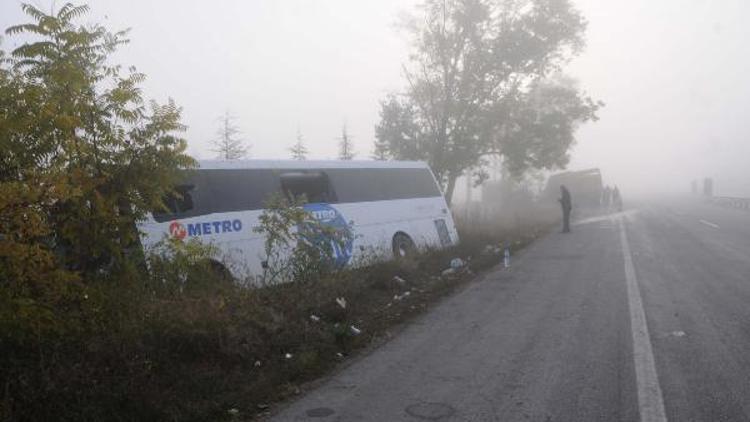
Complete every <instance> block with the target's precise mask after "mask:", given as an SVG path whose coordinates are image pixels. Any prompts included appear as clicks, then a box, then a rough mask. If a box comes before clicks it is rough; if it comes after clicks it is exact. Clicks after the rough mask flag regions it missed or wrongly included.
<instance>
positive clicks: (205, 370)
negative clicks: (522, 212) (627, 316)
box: [0, 224, 548, 421]
mask: <svg viewBox="0 0 750 422" xmlns="http://www.w3.org/2000/svg"><path fill="white" fill-rule="evenodd" d="M470 228H472V229H470ZM546 228H548V225H546V224H529V225H528V226H526V227H522V228H519V227H514V228H513V229H512V230H507V229H504V228H502V227H478V226H477V225H464V226H463V227H462V228H461V229H460V232H461V235H462V242H461V244H460V245H459V246H456V247H453V248H450V249H448V250H443V251H435V252H430V253H427V254H424V255H421V256H419V257H418V258H417V259H415V260H413V261H409V262H400V263H396V262H391V263H382V264H378V265H375V266H372V267H368V268H363V269H359V270H354V271H345V272H339V273H336V274H333V275H330V276H328V277H326V278H324V279H323V280H322V281H320V282H317V283H289V284H282V285H276V286H272V287H266V288H244V287H240V286H237V285H234V284H232V283H227V282H222V281H221V280H220V279H217V278H215V276H213V275H212V273H211V272H210V271H208V270H207V269H206V268H202V267H201V266H199V265H196V266H192V267H190V268H182V269H180V268H174V266H170V265H164V266H157V267H156V268H153V271H151V272H150V273H149V275H147V276H143V277H145V278H146V279H145V280H143V279H138V280H134V279H130V280H119V279H112V280H102V282H101V283H98V284H94V285H93V287H90V288H89V291H88V294H87V298H88V299H87V301H86V303H82V304H69V306H68V307H66V308H63V309H58V310H56V312H62V313H67V314H66V318H69V319H70V321H71V324H70V326H71V327H74V328H71V329H67V330H62V331H61V333H63V334H60V335H54V334H50V335H49V336H48V337H46V338H35V339H28V338H26V339H24V340H23V341H14V342H5V344H3V345H2V346H3V349H4V353H3V354H2V357H0V362H1V365H2V367H0V369H1V370H2V375H3V386H2V387H3V392H2V397H3V399H2V401H0V416H2V418H3V419H7V420H77V421H81V420H196V421H197V420H233V419H252V418H253V417H254V416H256V415H258V414H260V413H263V412H265V411H266V409H267V408H268V406H269V405H270V404H272V403H274V402H278V401H280V400H283V399H285V398H287V397H289V396H293V395H295V394H298V393H299V391H300V386H301V385H302V384H303V383H305V382H308V381H310V380H313V379H315V378H318V377H320V376H322V375H324V374H326V373H327V372H329V371H330V370H331V369H332V368H334V367H335V366H336V365H337V364H338V363H339V362H341V361H342V360H345V359H347V358H348V357H350V356H352V355H353V354H355V353H357V351H358V350H362V349H363V348H365V347H367V346H369V345H372V344H373V343H374V342H379V341H382V340H383V339H385V338H388V337H389V336H390V335H391V334H390V333H391V332H392V330H393V329H394V327H396V326H398V325H399V324H400V323H402V322H404V321H407V320H408V319H409V318H411V317H413V316H414V315H417V314H419V313H421V312H423V311H424V310H425V309H426V308H428V307H429V306H430V304H431V303H434V302H435V300H436V299H438V298H440V297H443V296H445V295H446V294H449V293H450V292H452V291H454V290H455V289H456V288H457V287H458V286H460V285H462V284H464V283H466V282H467V281H469V280H471V279H473V278H474V274H476V273H478V272H480V271H483V270H486V269H488V268H490V267H492V266H494V265H497V264H499V263H500V262H501V260H502V254H501V253H497V251H488V250H487V249H488V248H487V245H501V244H509V245H510V246H511V249H512V250H513V251H514V252H515V251H516V250H518V249H520V248H522V247H524V246H525V245H527V244H528V243H529V242H531V241H532V240H533V239H535V238H536V237H537V236H539V235H540V234H541V233H543V232H544V231H546ZM454 257H460V258H462V259H463V260H465V261H467V262H468V265H467V266H466V267H465V268H464V269H463V270H461V271H458V272H457V273H456V274H452V275H447V276H442V275H441V273H442V271H443V270H444V269H446V268H448V267H449V263H450V260H451V259H452V258H454ZM168 264H169V263H168ZM182 265H186V264H182ZM397 277H398V278H397ZM337 298H343V299H344V300H345V301H346V306H345V307H342V306H341V305H340V304H338V303H337V301H336V299H337ZM352 327H354V328H352Z"/></svg>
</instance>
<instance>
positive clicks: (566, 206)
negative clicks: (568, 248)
mask: <svg viewBox="0 0 750 422" xmlns="http://www.w3.org/2000/svg"><path fill="white" fill-rule="evenodd" d="M558 201H560V206H561V207H562V213H563V230H562V232H563V233H570V210H572V209H573V201H572V200H571V199H570V192H569V191H568V188H566V187H565V185H560V199H558Z"/></svg>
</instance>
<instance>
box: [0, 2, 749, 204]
mask: <svg viewBox="0 0 750 422" xmlns="http://www.w3.org/2000/svg"><path fill="white" fill-rule="evenodd" d="M33 3H34V4H36V5H38V6H40V7H41V8H43V9H45V10H49V8H50V4H51V1H50V0H36V1H33ZM62 3H63V2H62V1H58V2H57V4H58V5H59V4H62ZM415 3H416V2H415V1H412V0H377V1H370V0H317V1H314V0H263V1H261V0H254V1H242V0H234V1H229V0H226V1H213V2H208V1H197V0H159V1H152V0H130V1H117V0H92V1H90V2H89V4H90V6H91V8H92V13H90V14H89V15H88V17H87V18H86V20H88V21H91V22H94V21H97V22H102V23H104V24H105V25H106V26H107V27H108V28H109V29H111V30H117V29H122V28H127V27H131V28H132V32H131V33H130V39H131V43H130V44H129V45H127V46H125V47H123V48H122V50H121V52H120V53H118V54H117V56H116V61H117V62H120V63H123V64H126V65H131V64H132V65H135V66H136V67H137V68H138V70H139V71H141V72H144V73H146V75H148V79H147V81H146V83H145V84H144V93H145V96H146V97H147V98H154V99H156V100H158V101H162V102H163V101H166V99H167V98H168V97H172V98H174V99H175V101H176V102H177V103H178V104H179V105H181V106H182V107H184V114H183V121H184V123H185V124H187V125H188V126H189V129H188V132H187V133H186V134H185V136H186V138H187V139H188V142H189V145H190V147H189V152H190V153H191V154H192V155H194V156H196V157H198V158H212V157H213V155H214V154H213V153H211V152H210V145H209V140H210V139H212V138H213V137H214V132H215V131H216V129H217V126H218V121H217V119H218V117H219V115H221V114H222V113H223V112H224V111H226V110H230V111H231V112H232V113H233V114H235V115H236V116H237V118H238V120H237V123H238V125H239V127H240V128H241V130H242V131H243V132H244V138H245V139H246V140H247V141H248V142H249V143H250V144H252V145H253V147H252V150H251V156H252V157H253V158H287V157H288V156H289V153H288V151H287V148H288V147H289V146H290V145H291V144H292V143H293V142H294V137H295V133H296V132H297V130H298V129H299V130H300V132H301V133H302V134H303V136H304V137H305V140H306V142H307V145H308V148H309V149H310V151H311V154H310V158H334V157H335V156H336V149H337V140H336V138H337V137H338V136H340V130H341V125H342V124H343V123H346V124H347V126H348V127H349V131H350V133H351V134H352V135H353V136H354V143H355V145H356V151H357V153H358V158H368V157H369V155H370V152H371V149H372V142H373V139H374V130H373V126H374V125H375V124H376V123H377V121H378V120H379V116H378V111H379V104H378V101H379V100H380V99H382V98H383V97H384V95H385V94H386V93H387V92H389V91H393V90H398V89H400V88H402V87H403V78H402V73H401V63H403V62H404V61H405V59H406V55H407V52H408V49H407V44H406V40H405V38H404V36H403V35H402V34H399V33H398V32H397V31H396V29H395V28H394V24H395V23H396V22H397V21H398V16H399V14H400V13H403V12H404V11H408V10H411V8H412V7H413V4H415ZM719 3H720V4H721V5H720V6H719V5H718V4H719ZM576 4H577V6H578V7H579V9H580V10H581V11H582V12H583V14H584V15H585V16H586V18H587V19H588V20H589V30H588V32H587V39H588V46H587V48H586V50H585V51H584V53H583V54H582V55H581V56H580V57H579V58H577V59H575V60H574V61H573V62H572V63H571V64H570V65H569V66H568V68H567V72H568V73H570V74H571V75H573V76H575V77H576V78H578V79H580V81H581V85H582V87H583V88H584V89H585V90H586V91H587V92H588V93H589V94H590V95H592V96H593V97H594V98H596V99H600V100H603V101H604V102H606V104H607V106H606V107H605V108H604V109H603V110H602V111H601V113H600V117H601V120H600V121H599V122H596V123H593V124H587V125H585V126H583V127H582V128H581V129H580V131H579V132H578V145H577V146H576V148H575V149H574V154H573V160H572V162H571V165H570V168H573V169H577V168H587V167H599V168H601V169H602V171H603V174H604V177H605V181H606V182H608V183H617V184H619V185H620V186H621V188H622V190H623V191H624V193H625V195H627V194H628V193H629V192H637V191H649V190H652V191H656V190H659V191H672V192H677V191H687V190H688V189H689V183H690V180H692V179H695V178H700V177H704V176H713V177H715V179H716V187H717V193H718V194H724V195H744V196H750V165H748V160H750V145H749V144H748V142H746V137H747V133H748V128H747V123H746V122H748V118H747V113H748V110H750V78H749V77H748V74H750V72H749V71H750V54H748V52H749V51H748V47H746V45H745V42H746V40H747V39H750V29H748V28H747V26H746V25H744V22H743V20H744V19H745V17H746V16H748V12H750V2H745V1H743V0H723V1H721V2H712V1H709V0H629V1H616V0H578V1H576ZM26 20H27V19H26V18H25V17H24V16H23V14H22V12H21V11H20V2H18V1H15V0H0V27H1V28H3V29H4V28H6V27H8V26H9V25H13V24H17V23H21V22H25V21H26ZM4 38H5V39H4V42H3V47H4V48H5V49H6V50H9V49H12V48H13V47H14V46H17V45H18V43H19V41H18V39H17V38H15V37H4Z"/></svg>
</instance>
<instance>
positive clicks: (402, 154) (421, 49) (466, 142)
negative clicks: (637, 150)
mask: <svg viewBox="0 0 750 422" xmlns="http://www.w3.org/2000/svg"><path fill="white" fill-rule="evenodd" d="M421 10H422V11H423V12H424V16H423V17H421V16H420V18H419V19H417V18H412V20H411V21H409V22H407V24H406V28H407V29H408V30H409V32H410V34H411V36H412V54H411V55H410V62H409V64H408V65H406V66H404V69H405V76H406V81H407V83H408V88H407V89H406V92H404V93H402V94H400V95H397V94H390V95H388V96H387V97H386V98H385V100H384V101H383V102H382V103H381V112H380V115H381V121H380V123H379V124H378V125H377V126H376V137H377V142H376V151H379V152H378V153H379V155H380V156H383V157H385V156H389V157H393V158H397V159H421V160H427V161H428V162H429V163H430V165H431V167H432V169H433V171H434V172H435V175H436V177H437V178H438V181H439V182H440V183H441V184H442V186H443V187H444V189H445V194H446V198H447V200H448V201H449V202H450V199H451V197H452V195H453V190H454V188H455V182H456V179H457V178H458V177H459V176H461V175H462V174H466V173H468V172H475V173H477V174H478V175H479V176H480V178H481V176H482V174H484V173H485V171H484V169H485V167H486V166H487V163H488V160H487V158H488V157H491V156H493V155H494V156H499V157H501V158H502V160H503V162H504V163H505V164H506V165H507V166H508V167H509V168H510V169H512V170H513V172H514V173H515V174H518V173H523V172H524V171H525V170H526V169H528V168H554V167H559V166H561V165H564V163H565V162H567V158H566V153H567V150H568V148H569V146H570V145H571V144H572V141H573V139H574V137H573V131H574V130H575V128H576V126H577V124H579V123H581V122H584V121H587V120H589V119H593V118H595V112H596V110H597V109H598V107H600V106H601V104H600V103H596V102H594V101H592V100H591V99H590V98H588V97H585V96H584V95H583V94H581V92H580V91H579V90H578V89H577V87H575V85H570V84H568V85H565V84H563V85H560V81H561V79H560V78H557V79H554V78H553V79H547V78H548V77H549V76H550V75H552V74H553V73H555V72H557V71H559V69H560V67H561V65H562V64H564V63H565V62H566V61H567V60H568V59H569V58H571V57H572V56H574V55H576V54H577V53H578V52H580V50H581V49H582V47H583V45H584V39H583V32H584V30H585V27H586V22H585V20H584V19H583V17H582V16H581V15H580V13H579V12H578V11H577V10H576V9H575V8H573V6H572V5H571V4H570V1H569V0H528V1H518V0H507V1H498V0H425V2H424V3H423V4H422V6H421ZM553 86H557V88H553ZM542 94H543V95H551V96H553V97H554V98H555V101H556V102H557V105H558V106H557V107H542V106H543V104H542V103H541V102H539V101H537V98H539V95H542ZM534 107H542V109H539V110H534ZM522 110H523V112H522ZM530 114H531V115H534V116H537V115H539V116H543V117H544V118H543V119H539V120H537V119H532V120H528V116H529V115H530ZM553 116H554V117H553ZM518 119H520V120H518ZM556 130H567V131H568V133H567V134H558V133H557V132H555V131H556Z"/></svg>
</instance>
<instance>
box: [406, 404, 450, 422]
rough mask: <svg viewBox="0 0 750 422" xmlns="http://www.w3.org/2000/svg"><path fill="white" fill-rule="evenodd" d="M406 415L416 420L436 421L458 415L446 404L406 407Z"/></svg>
mask: <svg viewBox="0 0 750 422" xmlns="http://www.w3.org/2000/svg"><path fill="white" fill-rule="evenodd" d="M406 413H408V414H409V415H411V416H414V417H415V418H419V419H425V420H429V421H435V420H438V419H440V418H446V417H448V416H451V415H453V414H454V413H456V410H455V409H453V408H452V407H451V406H449V405H447V404H445V403H416V404H412V405H410V406H407V407H406Z"/></svg>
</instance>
